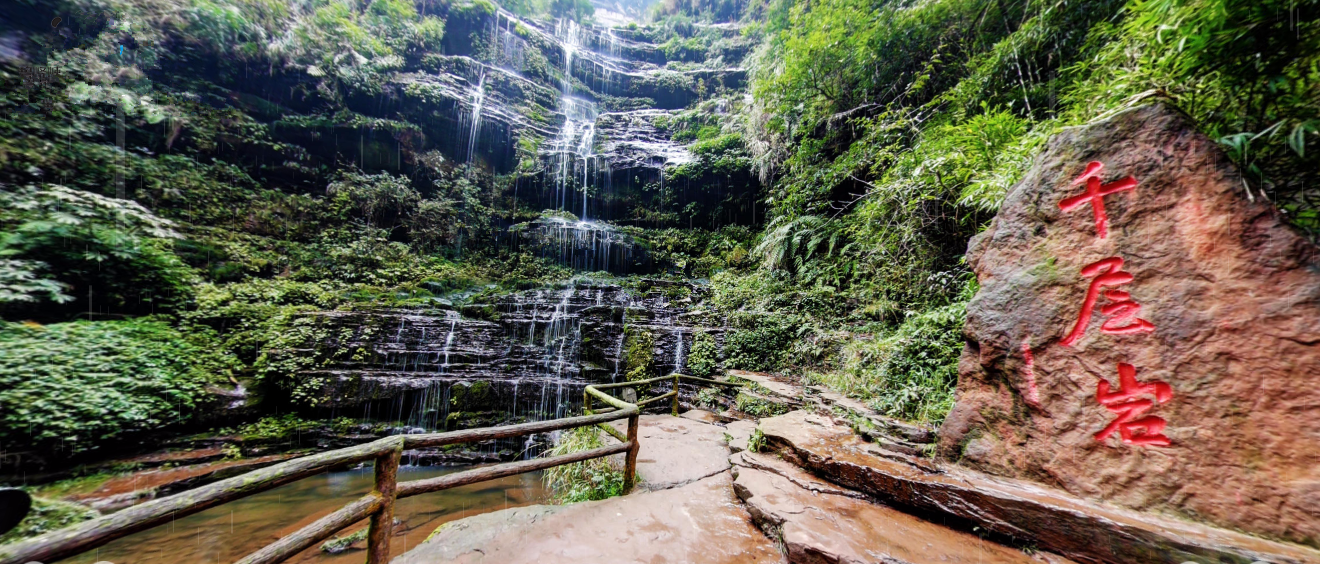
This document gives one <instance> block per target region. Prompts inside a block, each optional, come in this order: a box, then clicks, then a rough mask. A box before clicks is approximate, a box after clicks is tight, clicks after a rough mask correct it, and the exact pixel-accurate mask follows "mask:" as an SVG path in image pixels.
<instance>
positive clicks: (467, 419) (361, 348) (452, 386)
mask: <svg viewBox="0 0 1320 564" xmlns="http://www.w3.org/2000/svg"><path fill="white" fill-rule="evenodd" d="M565 229H566V233H572V231H571V230H568V228H567V227H565ZM566 236H569V237H571V236H572V235H566ZM649 284H650V285H649V286H648V287H647V289H644V290H641V292H642V293H640V294H638V293H636V292H637V290H630V289H625V288H623V287H620V286H616V285H610V284H602V283H596V282H592V281H589V280H582V281H577V282H574V283H570V284H568V285H566V286H564V287H559V288H553V289H539V290H527V291H522V292H515V293H511V294H506V295H503V296H500V297H498V298H495V299H493V300H492V301H491V302H489V303H472V304H464V305H461V306H458V307H457V309H378V310H366V311H346V312H342V311H330V312H318V313H311V314H307V315H308V317H309V318H310V320H309V322H310V323H312V324H313V325H314V326H316V327H318V328H321V329H323V331H318V334H325V335H334V336H335V337H332V338H331V339H330V340H329V341H326V342H319V343H316V344H315V346H310V345H311V344H309V346H307V347H305V348H299V349H291V350H289V351H286V352H284V353H281V352H280V351H267V353H268V354H271V355H272V356H277V355H278V354H297V355H316V356H317V357H318V359H320V360H321V361H322V362H318V364H316V368H311V369H308V370H305V371H302V372H300V375H301V376H302V377H305V378H308V382H309V383H315V385H316V386H317V387H318V388H317V389H319V391H318V392H316V393H317V394H318V395H317V400H316V405H318V406H320V407H321V408H322V409H326V410H330V411H333V412H334V413H335V414H343V415H353V416H361V417H364V418H374V419H376V420H377V421H386V422H393V425H395V429H396V431H395V432H400V433H420V432H435V431H443V430H453V429H461V428H471V427H484V426H494V425H502V424H510V423H521V422H528V421H535V420H541V419H551V418H559V417H565V416H567V415H569V414H571V413H573V411H574V410H575V409H576V408H577V406H578V405H580V403H579V402H581V401H582V393H583V388H585V387H586V385H587V384H589V383H593V382H598V383H606V382H617V381H621V380H623V378H624V375H625V373H626V368H625V365H626V362H625V361H626V359H625V358H624V357H625V355H626V347H625V337H624V322H625V317H626V318H627V323H628V325H629V326H630V327H637V328H638V329H640V330H644V331H649V332H651V333H652V334H653V335H654V337H655V346H656V347H657V348H656V354H655V357H654V359H655V361H656V365H655V367H654V368H655V370H657V371H658V372H663V373H666V374H667V373H668V372H666V371H667V370H670V369H671V367H672V368H673V369H675V370H681V369H682V366H683V364H684V363H685V360H686V355H687V352H688V351H687V349H688V343H686V342H685V337H687V336H689V335H690V334H692V332H693V331H692V328H691V327H689V326H688V325H685V324H684V323H683V321H682V320H683V319H684V318H683V317H681V316H679V315H678V314H679V313H680V312H681V311H682V309H683V308H684V307H685V306H682V305H680V304H678V303H676V302H671V301H670V300H669V299H667V298H665V296H666V295H671V294H672V292H669V291H668V290H666V289H667V288H669V287H670V286H672V285H673V284H674V283H672V282H664V281H653V282H650V283H649ZM381 329H383V330H381ZM703 331H709V332H715V333H719V332H720V331H719V330H718V329H715V328H704V329H703ZM671 362H672V364H671ZM544 444H545V442H544V437H541V438H538V439H536V441H534V442H533V443H527V444H524V442H523V441H522V440H519V441H516V444H515V443H512V442H508V441H505V442H503V443H499V444H498V445H491V444H488V445H484V446H482V447H481V449H480V450H482V452H483V453H485V454H484V455H483V456H496V457H507V456H515V455H518V454H519V453H527V452H529V449H530V451H531V452H532V454H535V452H534V451H535V450H536V449H538V448H540V445H544ZM486 451H489V452H486ZM433 454H434V453H433ZM427 456H432V455H431V454H428V455H427ZM432 458H434V456H432Z"/></svg>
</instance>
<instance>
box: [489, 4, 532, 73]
mask: <svg viewBox="0 0 1320 564" xmlns="http://www.w3.org/2000/svg"><path fill="white" fill-rule="evenodd" d="M518 24H519V20H518V19H517V18H514V17H512V15H511V14H508V13H506V12H504V11H500V12H499V13H497V14H495V50H496V51H495V61H494V63H495V65H496V66H497V67H499V68H501V69H504V70H507V71H509V72H512V73H514V74H517V75H519V76H521V75H522V72H523V71H524V70H526V68H527V66H526V61H527V55H526V52H527V41H526V40H524V39H523V38H521V37H518V35H517V34H516V33H514V30H515V29H517V27H518Z"/></svg>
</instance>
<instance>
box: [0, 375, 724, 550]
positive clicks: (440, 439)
mask: <svg viewBox="0 0 1320 564" xmlns="http://www.w3.org/2000/svg"><path fill="white" fill-rule="evenodd" d="M663 380H671V381H672V382H673V389H672V390H671V391H669V392H667V393H664V394H661V395H660V396H657V397H653V398H649V399H646V400H642V401H638V402H637V403H628V402H626V401H623V400H621V399H619V398H616V397H614V396H611V395H609V394H606V393H605V392H603V391H601V390H602V389H610V388H619V387H626V386H637V385H640V384H651V383H655V382H660V381H663ZM680 380H691V381H696V382H707V383H712V384H723V385H726V386H736V385H738V384H735V383H732V382H720V381H718V380H707V379H705V378H697V377H693V376H687V375H685V374H679V373H673V374H670V375H668V376H661V377H657V378H649V379H646V380H640V381H636V382H620V383H616V384H602V385H589V386H587V387H586V389H585V390H584V391H583V400H584V403H583V413H584V415H581V416H578V417H567V418H564V419H553V420H548V421H537V422H534V423H523V424H520V425H506V426H503V427H489V428H484V429H466V430H462V431H452V432H447V433H428V434H419V435H396V436H393V437H386V438H383V439H379V440H376V441H372V442H370V443H365V444H361V445H357V446H353V447H349V448H344V449H339V450H332V451H328V452H323V453H319V454H314V455H309V456H305V457H301V458H296V459H294V460H290V461H287V462H283V463H280V464H276V465H274V466H268V467H266V468H262V469H259V470H253V471H251V472H248V473H245V474H242V475H239V476H236V477H233V478H229V479H227V480H221V481H219V482H216V483H214V484H210V485H207V486H203V487H200V488H197V489H195V490H191V491H186V492H182V493H179V494H175V495H172V496H169V497H164V498H161V499H157V500H153V501H148V502H146V503H143V504H141V505H137V506H134V507H131V508H128V509H125V510H123V511H120V512H117V513H114V514H111V515H106V516H103V517H98V518H96V519H92V520H90V521H85V522H83V523H80V524H77V525H74V526H72V527H68V528H64V529H60V530H57V531H53V532H50V533H47V534H45V535H42V536H39V537H36V538H33V539H29V540H26V541H22V542H18V543H14V544H10V545H6V546H0V564H26V563H29V562H46V563H50V562H54V561H57V560H60V559H62V558H68V557H71V556H75V555H77V554H81V553H83V552H87V551H89V550H92V549H95V548H98V547H101V546H104V545H105V544H106V543H109V542H110V541H113V540H115V539H119V538H122V537H125V536H128V535H131V534H133V533H136V532H139V531H144V530H146V529H150V528H152V527H155V526H157V525H161V524H164V523H166V522H169V521H171V520H173V519H177V518H179V517H185V516H188V515H192V514H194V513H198V512H201V511H205V510H207V509H210V508H212V507H215V506H217V505H221V504H224V503H228V502H230V501H234V500H237V499H240V498H244V497H247V496H250V495H253V494H257V493H261V492H264V491H267V490H270V489H273V488H277V487H279V486H283V485H286V484H289V483H292V482H295V481H298V480H301V479H303V478H306V477H309V476H314V475H316V474H320V473H322V472H325V471H327V470H329V469H331V468H335V467H339V466H343V465H345V464H358V463H362V462H366V461H368V460H371V461H374V463H375V488H374V490H373V491H372V492H371V493H369V494H367V495H366V496H363V497H362V498H359V499H358V500H356V501H353V502H352V503H349V504H348V505H346V506H344V507H342V508H340V509H338V510H336V511H335V512H333V513H331V514H329V515H326V516H325V517H322V518H320V519H318V520H316V522H314V523H312V524H310V525H308V526H306V527H303V528H302V529H299V530H298V531H297V532H295V533H293V534H291V535H289V536H286V537H284V538H282V539H280V540H278V541H276V542H275V543H274V544H271V545H269V546H266V547H264V548H262V549H261V550H258V551H256V552H254V553H252V554H250V555H248V556H247V557H245V558H243V559H242V560H240V561H239V562H238V564H276V563H278V562H283V561H285V560H287V559H289V558H292V557H293V556H295V555H296V554H298V553H299V552H301V551H303V550H306V549H308V548H310V547H312V546H314V545H315V544H316V543H318V542H321V541H324V540H326V539H328V538H330V537H331V536H334V534H335V533H338V532H339V531H342V530H343V529H345V528H347V527H349V526H351V525H352V524H353V523H356V522H358V521H361V520H362V519H366V518H370V519H371V525H370V528H369V530H368V533H367V564H386V562H388V561H389V557H390V546H389V539H390V536H391V532H392V528H393V523H394V502H395V500H397V499H399V498H404V497H411V496H415V495H421V494H424V493H430V492H436V491H441V490H446V489H450V488H455V487H458V486H463V485H467V484H474V483H478V482H484V481H488V480H493V479H496V478H502V477H505V476H513V475H516V474H522V473H525V472H531V471H535V470H543V469H546V468H552V467H555V466H560V465H563V464H571V463H575V462H582V461H584V460H590V459H594V458H601V457H605V456H611V455H614V454H621V453H622V454H626V458H625V464H624V466H625V467H624V483H623V492H624V493H625V494H626V493H629V492H631V491H632V489H633V487H634V485H635V478H636V474H637V453H638V451H639V450H640V446H641V445H640V444H639V443H638V441H637V428H638V417H639V415H640V413H641V409H640V408H641V406H644V405H646V404H649V403H654V402H657V401H660V400H663V399H666V398H672V400H673V404H672V408H671V411H672V413H673V414H674V415H678V385H679V381H680ZM593 398H594V399H598V400H600V401H601V402H602V403H605V404H606V405H609V406H610V407H609V408H608V409H607V411H608V412H603V413H593V412H592V411H591V400H592V399H593ZM620 419H627V420H628V430H627V433H626V434H625V433H623V432H621V431H619V430H618V429H615V428H614V427H612V426H610V425H607V424H606V423H609V422H611V421H617V420H620ZM588 426H598V427H600V428H602V429H604V430H605V431H606V432H607V433H609V434H610V435H611V436H613V437H614V438H616V439H618V440H619V441H620V444H616V445H611V446H607V447H601V448H597V449H592V450H588V451H583V452H576V453H572V454H567V455H562V456H555V457H551V458H540V459H533V460H523V461H519V462H508V463H503V464H497V465H494V466H487V467H482V468H475V469H472V470H465V471H463V472H458V473H455V474H448V475H445V476H439V477H435V478H430V479H425V480H414V481H411V482H402V483H400V482H399V481H398V469H399V460H400V456H401V454H402V453H403V451H404V450H409V449H416V448H426V447H436V446H444V445H452V444H461V443H470V442H479V441H487V440H493V439H505V438H512V437H519V436H524V435H531V434H536V433H544V432H548V431H558V430H564V429H575V428H579V427H588Z"/></svg>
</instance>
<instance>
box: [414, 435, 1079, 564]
mask: <svg viewBox="0 0 1320 564" xmlns="http://www.w3.org/2000/svg"><path fill="white" fill-rule="evenodd" d="M684 415H685V416H684V417H670V416H660V415H646V416H643V417H642V418H641V421H640V425H641V427H640V429H639V431H638V435H639V437H640V439H641V444H642V448H641V451H640V452H639V454H638V469H637V470H638V474H639V475H640V476H641V479H642V481H641V482H640V484H639V487H638V489H637V491H636V492H635V493H633V494H631V495H627V496H622V497H616V498H611V499H608V500H603V501H594V502H585V503H578V504H571V505H535V506H530V507H520V508H514V509H507V510H504V511H496V512H493V513H487V514H483V515H478V516H475V517H469V518H466V519H462V520H458V521H454V522H451V523H448V524H446V525H443V526H441V527H440V528H439V529H437V530H436V531H435V533H434V534H432V535H431V537H430V538H428V539H427V540H426V542H425V543H423V544H421V545H420V546H417V547H416V548H414V549H413V550H411V551H409V552H408V553H406V554H404V555H402V556H399V557H398V558H396V559H394V561H393V562H394V563H395V564H434V563H439V562H464V563H478V562H483V563H486V562H488V563H496V562H498V563H501V564H506V563H507V564H520V563H528V564H530V563H533V562H535V563H542V564H549V563H565V564H568V563H573V564H580V563H583V562H669V563H673V562H691V563H702V564H707V563H709V564H721V563H763V562H764V563H783V562H794V563H797V562H804V563H805V562H811V563H815V562H831V563H863V562H868V563H869V562H883V563H886V564H926V563H930V564H934V563H937V562H939V563H944V562H953V563H958V562H965V563H986V564H994V563H1004V564H1008V563H1023V564H1026V563H1030V562H1047V563H1054V564H1063V563H1067V562H1068V561H1067V560H1064V559H1061V558H1057V557H1053V556H1050V555H1045V554H1040V553H1037V554H1034V555H1028V554H1026V553H1024V552H1022V551H1021V550H1017V549H1014V548H1010V547H1006V546H1003V545H999V544H996V543H994V542H991V541H987V540H984V539H981V538H978V537H976V536H974V535H971V534H968V533H965V532H960V531H956V530H953V529H951V528H949V527H945V526H943V525H941V524H938V523H933V522H929V521H924V520H922V519H920V518H918V517H914V516H912V515H908V514H906V513H903V512H901V511H897V510H895V509H892V508H889V507H885V506H883V505H879V504H876V503H873V502H872V501H870V500H869V498H868V497H867V496H865V495H863V494H860V493H857V492H854V491H850V490H846V489H843V488H840V487H838V486H833V485H831V484H829V483H827V482H824V481H822V480H820V479H818V478H814V477H812V476H811V475H810V474H808V473H806V472H805V471H803V470H801V469H799V468H797V467H795V466H793V465H791V464H789V463H787V462H784V461H782V460H780V459H778V458H776V457H775V456H773V455H768V454H754V453H748V452H736V453H734V454H732V456H731V455H730V451H731V450H738V451H741V450H742V449H744V448H745V446H739V447H737V448H736V449H731V448H730V445H728V444H727V440H728V439H729V438H733V439H734V441H735V442H738V437H737V436H738V435H743V436H742V441H741V442H745V441H746V438H745V435H746V433H747V432H748V431H747V430H746V429H743V428H744V427H749V426H750V425H751V424H752V423H751V422H735V423H731V424H730V426H729V427H731V428H728V427H725V426H722V425H719V424H718V423H717V421H718V418H714V417H707V416H703V414H701V413H692V412H689V413H687V414H684ZM731 431H732V432H731ZM735 492H736V493H735Z"/></svg>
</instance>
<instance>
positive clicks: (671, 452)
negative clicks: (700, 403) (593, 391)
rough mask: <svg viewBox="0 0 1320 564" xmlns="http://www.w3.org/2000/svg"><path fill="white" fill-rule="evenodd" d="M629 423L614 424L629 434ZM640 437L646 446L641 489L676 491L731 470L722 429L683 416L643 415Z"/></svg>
mask: <svg viewBox="0 0 1320 564" xmlns="http://www.w3.org/2000/svg"><path fill="white" fill-rule="evenodd" d="M627 423H628V422H627V421H626V420H624V421H615V422H613V423H611V425H613V426H614V428H616V429H619V430H620V431H624V432H627V428H628V424H627ZM637 438H638V440H639V442H641V445H642V446H641V449H640V450H638V452H637V473H638V474H639V475H641V482H640V483H638V487H639V488H640V489H643V490H662V489H668V488H673V487H676V486H681V485H684V484H688V483H691V482H695V481H697V480H700V479H702V478H706V477H709V476H713V475H715V474H718V473H720V472H723V471H725V470H728V469H729V451H728V449H727V447H726V446H725V443H724V429H723V428H721V427H718V426H715V425H712V424H708V423H702V422H699V421H693V420H691V419H686V418H682V417H671V416H668V415H643V416H641V418H640V421H639V422H638V429H637ZM620 461H622V458H620Z"/></svg>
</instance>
